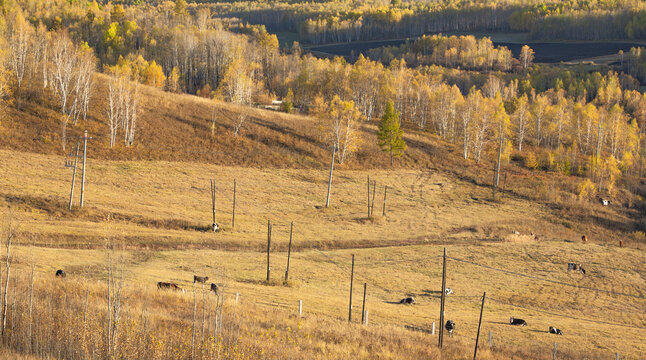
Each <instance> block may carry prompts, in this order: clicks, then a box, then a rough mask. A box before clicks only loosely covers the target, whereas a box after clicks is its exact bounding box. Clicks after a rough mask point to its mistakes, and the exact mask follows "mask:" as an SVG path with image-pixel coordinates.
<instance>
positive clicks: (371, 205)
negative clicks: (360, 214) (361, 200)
mask: <svg viewBox="0 0 646 360" xmlns="http://www.w3.org/2000/svg"><path fill="white" fill-rule="evenodd" d="M376 191H377V180H375V181H373V182H372V204H370V216H373V215H374V214H375V192H376Z"/></svg>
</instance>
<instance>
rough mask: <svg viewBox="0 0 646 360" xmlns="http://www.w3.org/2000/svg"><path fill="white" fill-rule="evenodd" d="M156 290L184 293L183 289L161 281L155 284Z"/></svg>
mask: <svg viewBox="0 0 646 360" xmlns="http://www.w3.org/2000/svg"><path fill="white" fill-rule="evenodd" d="M157 289H171V290H175V291H181V292H182V293H183V292H184V289H182V288H181V287H179V286H177V284H175V283H170V282H163V281H160V282H158V283H157Z"/></svg>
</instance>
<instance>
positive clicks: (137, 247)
mask: <svg viewBox="0 0 646 360" xmlns="http://www.w3.org/2000/svg"><path fill="white" fill-rule="evenodd" d="M98 79H102V76H101V75H98ZM101 91H102V90H101V88H99V90H98V93H97V94H100V93H101ZM97 99H99V97H98V95H97ZM141 104H142V105H143V107H144V110H143V111H142V115H141V117H140V122H139V124H140V125H139V129H140V131H139V132H138V133H137V138H136V141H135V146H134V147H131V148H124V147H123V146H122V145H118V146H117V147H115V148H114V149H110V148H109V147H108V139H107V138H106V135H107V127H106V125H105V124H104V123H103V121H104V120H103V119H104V116H103V111H104V107H103V105H102V104H100V102H97V103H95V104H94V105H93V106H92V109H91V112H90V119H89V120H88V121H87V122H86V123H83V124H80V125H79V126H76V127H71V129H72V131H73V132H74V133H75V134H79V133H80V132H81V131H82V130H83V129H84V128H86V127H87V129H88V130H89V131H90V133H91V135H93V136H95V138H96V139H95V140H93V141H90V143H89V145H88V147H89V150H88V151H89V154H90V158H89V160H88V164H87V165H88V170H87V183H86V197H85V205H86V206H85V207H84V209H78V207H76V206H75V208H74V209H73V210H72V211H68V210H67V201H68V197H69V191H70V180H71V170H70V169H68V168H65V167H64V166H63V164H64V161H65V156H64V153H63V152H62V150H61V149H60V139H59V138H58V137H57V136H58V135H57V134H58V131H59V130H58V126H59V124H58V123H57V122H56V120H55V119H56V118H57V115H56V112H55V110H54V109H53V105H52V104H49V103H46V102H42V103H39V102H37V101H31V100H25V99H23V100H19V101H17V102H16V103H15V104H14V105H13V106H11V107H10V108H8V109H7V112H8V115H9V118H7V119H5V120H3V122H2V123H1V124H0V126H1V129H2V133H1V134H2V135H1V136H2V145H1V146H2V150H0V158H2V161H1V162H0V174H2V176H0V207H2V208H4V209H7V208H9V207H10V208H11V209H12V211H13V212H14V222H15V224H16V228H15V234H16V236H15V239H14V241H15V243H14V247H13V249H12V251H13V253H14V256H15V258H14V267H13V268H12V274H14V275H12V276H15V277H16V278H15V279H17V280H13V282H12V284H17V285H12V286H14V287H16V286H17V289H18V290H15V288H14V290H13V293H14V294H15V293H21V294H26V293H27V292H28V288H27V286H28V283H29V281H28V277H29V274H30V265H31V259H32V254H33V258H34V264H35V272H36V275H35V279H36V285H35V288H36V304H38V305H37V309H39V310H37V313H36V314H37V316H40V317H38V320H37V322H36V324H37V327H36V328H37V329H38V330H37V331H38V332H39V334H49V335H46V336H43V337H42V338H41V339H40V340H38V339H37V343H38V344H40V345H38V346H40V348H39V349H41V351H43V352H41V354H42V353H45V352H46V351H48V352H47V353H52V354H55V355H56V354H58V356H57V357H72V356H71V355H70V354H72V353H67V352H66V351H72V350H70V349H75V348H74V346H72V345H71V344H72V343H73V342H60V343H56V342H52V341H51V340H52V339H57V338H59V337H60V338H63V339H68V338H69V336H68V335H69V334H70V333H73V332H75V331H73V330H74V329H77V328H78V327H79V326H83V329H85V330H84V332H83V334H85V335H83V336H84V337H83V338H82V339H80V340H78V344H83V346H84V348H83V349H84V350H83V351H86V354H88V353H91V352H92V351H94V350H93V349H95V348H96V349H99V350H97V351H104V350H105V349H102V348H101V346H102V345H101V344H102V341H103V340H102V337H101V334H100V333H96V332H93V331H90V330H88V329H94V327H96V328H97V329H101V326H102V325H101V324H103V322H102V321H104V320H105V319H103V316H104V315H103V314H104V311H105V310H103V309H105V308H106V304H105V299H104V297H105V296H104V294H105V292H106V287H105V282H106V280H107V279H108V277H109V275H108V272H107V270H106V264H107V260H106V258H107V252H108V250H107V249H108V248H113V249H114V251H115V253H114V256H115V259H119V260H118V263H119V264H122V266H123V270H124V274H125V279H126V284H127V285H126V287H127V288H126V294H127V297H126V298H127V300H126V304H127V305H124V307H125V309H124V312H125V313H126V314H127V315H126V319H128V320H131V321H130V322H128V321H124V324H126V325H124V334H130V335H131V338H132V339H150V336H153V337H157V338H158V339H160V340H159V341H160V343H163V344H161V345H159V348H150V347H146V346H144V345H141V347H137V346H138V345H136V343H128V345H127V346H132V348H126V347H124V349H123V350H121V351H124V352H125V351H130V350H132V351H135V350H136V349H139V350H141V349H144V350H141V351H144V352H142V353H141V356H142V357H143V356H144V354H146V356H148V355H149V354H156V355H151V356H153V357H154V356H157V357H164V358H169V357H170V358H190V356H191V354H190V348H188V346H189V345H187V343H186V341H187V339H188V344H190V329H191V323H192V316H193V306H195V305H194V303H193V299H194V298H193V293H192V290H193V289H192V283H191V279H192V275H193V274H201V275H208V276H210V277H211V279H215V281H216V282H221V283H225V284H226V295H225V296H226V304H225V309H226V310H225V311H226V313H225V314H226V315H225V323H226V324H227V325H226V327H225V331H224V333H225V339H226V342H224V340H222V341H223V342H220V343H219V344H220V345H213V346H215V349H216V350H217V347H218V346H224V348H223V349H226V350H227V351H229V352H228V353H226V355H224V353H219V352H218V353H217V354H218V355H217V356H214V355H215V353H212V352H208V353H207V357H209V356H210V357H217V358H245V357H246V358H248V357H251V358H258V357H266V358H286V357H293V358H307V359H309V358H411V359H412V358H420V357H424V358H426V357H430V358H451V359H453V358H465V359H466V358H471V357H472V346H473V342H474V341H475V331H476V327H477V317H478V314H479V305H480V296H481V295H482V293H483V292H484V291H486V292H487V299H488V300H487V301H486V305H485V312H484V317H483V327H482V332H481V343H480V344H481V347H482V348H481V352H480V355H481V358H483V359H486V358H490V359H498V358H500V359H507V358H545V359H549V358H551V356H552V354H551V349H552V347H553V343H554V342H555V341H556V342H558V355H559V358H572V359H575V358H581V357H582V356H584V357H585V358H590V359H595V358H599V359H601V358H609V357H611V356H613V354H614V353H615V352H616V351H618V352H619V353H620V354H621V356H622V358H634V359H637V358H639V357H640V355H641V354H643V353H644V352H646V348H645V347H644V343H643V341H642V340H641V339H643V337H644V334H645V332H646V317H645V315H644V312H643V306H644V303H645V302H646V300H645V299H644V298H645V297H646V282H645V276H646V274H645V273H644V266H643V265H644V255H643V251H644V248H645V247H644V245H645V244H644V238H643V236H642V235H641V233H640V232H639V231H643V228H644V220H643V218H642V217H641V216H640V212H639V208H638V207H637V205H638V204H631V203H630V201H629V200H630V198H629V197H628V196H623V195H622V193H621V192H620V193H619V195H618V196H617V202H616V203H613V204H612V205H611V206H610V207H602V206H601V205H600V204H597V203H588V202H582V201H580V200H579V199H578V198H577V197H576V193H577V185H578V179H577V178H576V177H566V176H563V175H558V174H555V173H546V172H542V171H529V170H526V169H524V168H522V167H519V166H517V165H515V164H513V163H512V164H510V165H508V166H507V167H506V169H505V173H506V174H507V176H506V177H505V178H504V181H503V183H504V185H505V189H504V191H502V192H501V193H498V195H497V196H496V198H495V199H493V197H492V191H491V187H490V186H489V184H490V181H491V180H490V179H491V164H486V163H485V164H474V163H471V162H465V161H463V160H461V159H460V156H459V150H457V149H454V148H453V147H452V146H451V145H447V144H444V143H442V142H440V141H438V140H436V139H435V138H433V137H431V136H429V135H427V134H421V133H415V132H414V131H411V132H409V133H408V134H407V135H406V140H407V142H408V144H409V150H408V151H407V154H406V155H405V156H404V158H402V159H401V161H398V163H397V165H396V166H395V168H390V167H389V166H388V165H387V164H388V157H387V156H386V155H384V154H382V153H381V152H380V151H379V149H378V148H377V147H376V145H374V144H375V143H376V136H375V134H374V132H375V126H374V124H365V125H364V127H363V131H364V132H365V136H366V143H365V147H364V149H363V150H362V151H361V152H360V153H359V154H357V157H356V158H355V159H353V160H352V161H351V162H350V163H348V164H346V165H344V166H339V167H337V169H336V170H335V173H334V179H333V188H332V198H331V207H330V208H327V209H326V208H324V207H322V205H323V204H324V200H325V194H326V190H327V176H328V169H327V166H328V161H329V159H328V157H329V154H328V151H327V149H326V146H325V145H324V143H323V142H322V141H321V140H320V139H318V138H317V136H316V134H317V132H316V131H315V130H316V128H317V126H318V124H317V120H315V119H312V118H308V117H302V116H295V115H285V114H279V113H275V112H268V111H264V110H257V109H250V108H244V107H237V106H233V105H230V104H224V103H214V102H212V101H209V100H205V99H202V98H197V97H193V96H187V95H176V94H168V93H163V92H160V91H158V90H155V89H152V88H147V87H144V88H143V98H142V102H141ZM214 106H215V108H216V112H217V114H218V117H217V121H216V131H215V136H214V137H212V136H211V128H210V116H211V114H212V112H213V107H214ZM240 114H247V115H248V116H249V117H250V121H249V122H248V123H247V124H246V125H245V126H244V127H243V130H242V133H241V134H240V135H239V136H238V137H237V138H234V137H233V136H232V134H231V131H232V130H231V127H232V123H233V121H234V119H236V118H237V117H238V116H239V115H240ZM68 149H69V148H68ZM144 160H146V161H144ZM77 175H78V173H77ZM368 176H370V179H371V180H376V181H377V192H376V195H375V205H374V214H375V216H374V217H373V218H368V216H367V203H366V200H367V196H368V195H367V188H366V179H367V177H368ZM79 178H80V177H77V187H76V193H75V195H74V196H75V204H77V203H78V196H79V194H78V190H79V187H80V186H79V182H78V181H79ZM210 179H214V180H215V182H216V221H217V222H218V223H219V224H221V226H222V227H223V231H221V232H219V233H216V234H213V233H212V232H210V231H208V227H209V224H210V222H211V212H210V211H211V204H210V193H209V191H210V190H209V180H210ZM234 179H235V180H236V182H237V197H236V226H235V228H233V227H232V226H231V217H232V205H233V204H232V195H233V194H232V192H233V181H234ZM385 185H387V186H388V193H387V204H386V215H385V216H382V204H383V191H384V186H385ZM7 213H8V212H7V211H5V212H4V214H3V217H4V218H6V217H7ZM268 219H269V220H271V222H272V223H273V234H272V247H271V252H272V253H271V257H270V263H271V277H272V281H271V282H270V283H265V281H264V279H265V270H266V262H265V261H266V255H265V253H264V251H265V250H266V236H267V235H266V234H267V229H266V226H267V220H268ZM291 221H294V224H295V225H294V229H295V231H294V243H293V248H292V249H293V250H294V252H293V253H292V259H291V264H290V282H289V283H287V284H282V282H281V281H280V280H279V279H282V278H283V276H284V271H285V264H286V251H287V245H288V239H289V224H290V222H291ZM514 232H518V234H514ZM532 233H534V234H537V235H538V240H536V239H535V238H534V237H533V236H532V235H531V234H532ZM582 235H587V236H588V237H589V238H590V241H589V242H587V243H582V242H581V240H580V239H581V236H582ZM619 240H623V241H624V244H625V247H624V248H620V247H619V246H618V245H619V244H618V243H619ZM3 241H4V238H3ZM444 248H446V249H447V252H448V255H449V256H450V257H451V258H450V259H449V260H448V265H447V269H448V276H447V284H448V287H450V288H452V289H453V290H454V292H455V294H453V295H450V296H449V297H448V299H447V308H446V314H447V318H448V319H452V320H454V321H455V322H456V324H457V329H456V332H455V334H454V337H453V338H450V339H447V340H446V343H447V347H448V349H447V350H445V351H444V352H443V353H440V352H439V350H438V349H437V348H436V347H435V344H436V342H437V335H430V334H427V333H424V332H414V331H410V330H406V328H405V326H410V327H413V328H417V329H422V330H427V331H428V330H429V329H430V327H431V324H432V323H433V322H435V323H436V325H437V326H439V323H438V322H439V317H438V314H439V293H438V290H439V289H440V286H441V263H442V260H441V254H442V250H443V249H444ZM3 253H4V251H3ZM351 254H355V256H356V267H355V282H354V292H353V298H354V308H353V319H354V321H355V322H358V319H359V318H360V316H361V307H360V304H361V297H362V295H363V294H362V287H363V284H364V283H366V284H367V288H368V295H367V299H366V307H367V309H368V310H369V319H370V325H369V326H368V327H360V326H359V325H357V324H351V325H348V324H347V323H346V321H345V320H346V319H347V315H348V314H347V312H348V292H349V268H350V258H351ZM568 262H577V263H581V264H584V266H585V267H586V270H587V273H586V275H582V274H579V273H572V272H567V263H568ZM59 268H61V269H65V270H66V271H67V272H68V278H67V279H66V280H65V282H53V281H52V277H53V275H52V274H53V272H54V271H55V270H56V269H59ZM59 280H60V279H59ZM157 281H173V282H177V283H178V284H179V285H180V286H182V287H184V288H186V289H187V290H189V291H188V292H187V293H186V294H168V293H166V292H160V291H157V290H155V285H156V282H157ZM59 284H61V285H59ZM86 289H90V291H88V292H87V295H86V293H85V291H87V290H86ZM236 292H237V293H239V294H240V303H239V304H237V305H236V304H235V302H234V300H233V298H234V296H233V294H234V293H236ZM196 296H197V299H198V301H197V302H198V303H199V299H200V297H201V296H202V295H201V289H199V288H198V290H197V293H196ZM404 296H414V297H415V298H416V299H417V301H418V304H415V305H412V306H405V305H399V304H396V302H397V301H398V300H399V299H401V298H402V297H404ZM14 298H15V296H14ZM86 298H87V299H90V300H91V301H88V303H89V304H91V305H90V308H91V309H94V313H93V315H92V317H91V318H90V320H87V322H86V321H85V320H83V321H82V322H81V320H80V318H79V316H80V315H79V314H80V313H81V312H82V311H83V310H82V309H83V308H84V302H85V301H86V300H85V299H86ZM27 299H28V298H27V297H23V296H20V297H18V300H14V303H15V304H16V305H15V308H16V309H17V310H16V313H17V314H18V315H17V317H16V320H15V324H16V327H17V328H18V329H20V330H16V331H17V332H16V334H22V335H16V336H17V339H16V340H15V341H14V340H12V343H11V344H9V345H10V346H12V347H13V348H14V349H20V350H23V351H27V350H25V349H27V345H25V344H24V343H22V342H21V341H22V340H20V339H23V340H24V337H18V336H24V329H25V324H26V323H25V322H24V321H26V315H25V314H26V309H27V303H26V301H27ZM51 299H59V300H58V301H52V300H51ZM61 299H64V300H61ZM208 299H209V304H211V303H210V301H213V300H212V298H211V297H209V298H208ZM298 300H303V301H304V312H305V317H304V318H303V319H299V318H298V317H297V316H295V314H296V312H297V307H298V305H297V304H298ZM209 306H211V305H209ZM39 307H40V308H39ZM12 309H13V307H12ZM75 309H76V310H75ZM198 309H200V308H199V307H198ZM209 309H210V308H209ZM11 311H12V313H13V310H11ZM209 311H210V310H209ZM46 313H47V314H51V313H55V314H58V315H57V316H59V317H60V318H59V317H57V318H56V319H54V320H50V319H51V318H50V317H46V316H44V315H42V314H46ZM198 313H199V310H198ZM65 314H76V317H75V316H68V315H65ZM200 314H201V313H200ZM209 314H210V312H209ZM209 316H210V315H209ZM510 316H514V317H521V318H524V319H525V320H527V321H528V324H529V325H528V327H526V328H524V327H523V328H517V327H511V326H509V325H507V323H508V319H509V317H510ZM142 319H146V320H145V321H144V320H142ZM11 321H12V322H11V324H12V325H11V326H14V320H13V318H12V320H11ZM57 321H58V322H57ZM142 321H143V322H142ZM143 324H146V325H143ZM549 326H555V327H557V328H560V329H562V330H563V332H564V335H563V336H558V337H557V336H556V335H550V334H548V333H547V329H548V327H549ZM12 329H13V327H12ZM12 331H13V330H12ZM19 331H20V332H19ZM489 331H491V332H492V336H493V342H494V347H493V348H492V349H490V348H489V345H488V334H489ZM171 333H172V334H181V335H180V336H177V335H171ZM12 336H13V335H12ZM122 336H126V335H122ZM12 339H13V338H12ZM137 341H142V344H143V343H146V341H143V340H137ZM38 346H37V348H38ZM49 346H51V347H52V348H51V349H52V350H51V351H49V350H48V349H49V348H48V347H49ZM124 346H125V345H124ZM209 346H211V345H209ZM204 349H210V350H208V351H215V350H214V348H208V347H205V348H204ZM221 349H222V348H221ZM234 349H237V350H235V351H234ZM77 350H78V349H77ZM77 350H74V351H77ZM139 350H137V351H139ZM57 351H58V353H57ZM78 351H79V352H80V351H81V350H78ZM200 351H201V350H200ZM204 351H207V350H204ZM236 351H237V352H236ZM36 353H39V352H36ZM74 354H76V353H74ZM131 354H132V353H130V355H131Z"/></svg>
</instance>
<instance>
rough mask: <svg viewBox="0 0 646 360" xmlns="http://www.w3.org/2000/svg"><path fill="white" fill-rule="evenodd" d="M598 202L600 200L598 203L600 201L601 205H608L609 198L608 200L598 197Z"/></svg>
mask: <svg viewBox="0 0 646 360" xmlns="http://www.w3.org/2000/svg"><path fill="white" fill-rule="evenodd" d="M599 202H600V203H601V205H603V206H608V205H610V200H608V199H603V198H599Z"/></svg>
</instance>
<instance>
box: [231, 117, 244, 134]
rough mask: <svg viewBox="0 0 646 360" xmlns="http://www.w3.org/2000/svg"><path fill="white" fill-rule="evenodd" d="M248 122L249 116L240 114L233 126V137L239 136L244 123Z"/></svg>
mask: <svg viewBox="0 0 646 360" xmlns="http://www.w3.org/2000/svg"><path fill="white" fill-rule="evenodd" d="M246 120H247V115H245V114H240V115H239V116H238V119H237V120H236V122H235V123H234V124H233V136H238V132H239V131H240V128H241V127H242V125H243V124H244V122H245V121H246Z"/></svg>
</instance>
